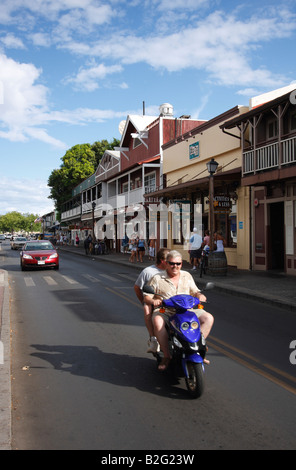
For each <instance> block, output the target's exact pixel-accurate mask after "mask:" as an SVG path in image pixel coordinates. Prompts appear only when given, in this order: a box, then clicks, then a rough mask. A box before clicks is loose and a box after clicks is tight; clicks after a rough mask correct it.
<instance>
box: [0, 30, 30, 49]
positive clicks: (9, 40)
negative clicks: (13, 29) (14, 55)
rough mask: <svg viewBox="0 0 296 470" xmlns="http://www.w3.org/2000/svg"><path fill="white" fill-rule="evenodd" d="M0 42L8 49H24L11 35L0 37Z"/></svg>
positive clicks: (18, 40)
mask: <svg viewBox="0 0 296 470" xmlns="http://www.w3.org/2000/svg"><path fill="white" fill-rule="evenodd" d="M0 41H1V42H2V44H3V45H4V46H5V47H6V48H8V49H25V45H24V43H23V41H22V40H21V39H19V38H17V37H16V36H15V35H14V34H11V33H10V34H6V35H5V36H2V37H1V38H0Z"/></svg>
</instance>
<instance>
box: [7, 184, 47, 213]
mask: <svg viewBox="0 0 296 470" xmlns="http://www.w3.org/2000/svg"><path fill="white" fill-rule="evenodd" d="M0 193H1V200H0V215H1V214H2V215H3V214H6V213H7V212H12V211H17V212H21V213H22V214H26V213H30V214H38V215H42V214H46V213H48V212H51V211H52V210H53V208H54V204H53V201H52V200H51V199H48V196H49V193H50V190H49V188H48V186H47V184H46V182H44V181H41V180H36V179H35V180H33V181H32V180H29V179H13V180H11V179H8V178H5V177H1V179H0Z"/></svg>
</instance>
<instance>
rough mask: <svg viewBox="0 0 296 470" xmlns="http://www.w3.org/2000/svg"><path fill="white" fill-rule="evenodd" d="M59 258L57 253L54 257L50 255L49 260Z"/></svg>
mask: <svg viewBox="0 0 296 470" xmlns="http://www.w3.org/2000/svg"><path fill="white" fill-rule="evenodd" d="M57 257H58V254H57V253H53V254H52V255H50V257H49V259H52V258H57Z"/></svg>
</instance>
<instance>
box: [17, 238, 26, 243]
mask: <svg viewBox="0 0 296 470" xmlns="http://www.w3.org/2000/svg"><path fill="white" fill-rule="evenodd" d="M26 240H27V239H26V238H25V237H17V238H16V239H15V241H17V242H25V241H26Z"/></svg>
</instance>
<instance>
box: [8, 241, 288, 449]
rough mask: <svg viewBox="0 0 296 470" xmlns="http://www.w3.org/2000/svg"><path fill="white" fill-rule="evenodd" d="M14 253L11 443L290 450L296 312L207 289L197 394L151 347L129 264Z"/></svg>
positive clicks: (10, 264)
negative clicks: (47, 264) (36, 267)
mask: <svg viewBox="0 0 296 470" xmlns="http://www.w3.org/2000/svg"><path fill="white" fill-rule="evenodd" d="M3 249H4V247H3ZM18 257H19V254H18V253H17V252H10V251H9V252H7V253H6V266H5V269H7V270H8V273H9V285H10V289H11V302H10V304H11V327H12V408H13V411H12V448H13V449H36V450H37V449H44V450H51V449H69V450H72V449H97V450H99V449H100V450H102V449H103V450H112V449H117V450H118V449H128V450H135V449H140V450H159V451H161V450H165V449H174V450H179V449H180V450H182V449H183V450H184V449H195V450H202V449H294V448H295V434H294V431H295V411H296V385H295V382H296V381H295V367H296V366H293V365H291V364H290V361H289V354H290V351H289V344H290V341H291V340H292V339H296V338H293V337H291V334H292V335H293V332H295V328H294V329H293V325H294V324H295V315H293V314H292V313H289V312H287V311H285V310H280V309H275V308H272V307H270V306H267V305H264V304H257V303H255V302H254V301H248V300H246V299H242V298H236V297H234V296H227V295H222V294H221V293H219V294H218V293H217V292H215V291H210V292H208V294H207V295H208V300H209V304H208V305H207V309H208V310H209V311H211V313H213V314H214V316H215V324H214V328H213V330H212V334H211V337H210V339H209V346H210V347H209V354H208V358H209V359H210V361H211V365H210V366H208V367H207V368H206V389H205V393H204V395H203V396H202V397H201V398H200V399H198V400H192V399H190V398H189V397H188V394H187V391H186V387H185V384H184V380H183V379H182V380H181V381H180V382H178V381H177V380H176V379H175V378H174V377H172V376H170V375H169V374H168V373H165V374H163V373H159V372H158V371H157V369H156V363H155V361H154V359H153V357H152V356H151V355H149V354H147V353H146V344H147V333H146V329H145V327H144V322H143V315H142V308H141V306H140V304H139V303H138V301H137V299H136V297H135V295H134V292H133V284H134V280H135V277H136V273H135V271H134V270H133V269H132V268H128V267H122V266H121V267H119V266H116V265H113V264H111V263H104V262H103V261H102V262H99V261H92V259H91V258H90V259H86V258H83V257H78V256H73V255H71V253H61V267H60V270H59V271H52V270H42V271H26V272H21V271H20V269H19V259H18ZM278 320H279V321H278ZM291 332H292V333H291ZM294 336H295V335H294Z"/></svg>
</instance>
